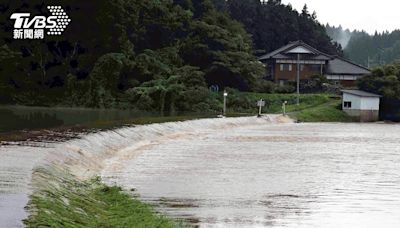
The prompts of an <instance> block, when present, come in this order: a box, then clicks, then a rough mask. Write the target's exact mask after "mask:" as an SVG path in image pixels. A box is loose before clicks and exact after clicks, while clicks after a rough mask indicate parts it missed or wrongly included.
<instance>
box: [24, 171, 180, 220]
mask: <svg viewBox="0 0 400 228" xmlns="http://www.w3.org/2000/svg"><path fill="white" fill-rule="evenodd" d="M34 183H35V184H36V186H38V189H39V190H37V191H36V192H35V193H34V195H33V196H32V197H31V201H30V203H29V205H28V211H29V212H31V215H30V216H29V218H28V219H27V220H25V221H24V223H25V225H26V226H27V227H167V228H168V227H183V226H184V225H183V224H182V223H178V222H175V221H173V220H171V219H169V218H166V217H164V216H162V215H159V214H157V213H156V212H155V211H154V210H153V208H152V207H151V206H149V205H147V204H144V203H142V202H140V201H139V200H137V199H136V198H133V196H131V195H128V194H126V193H124V192H123V191H122V190H121V189H120V188H119V187H109V186H106V185H104V184H102V183H101V181H100V179H99V178H96V179H93V180H90V181H78V180H77V179H76V178H74V177H73V176H71V175H70V174H67V172H65V171H60V170H55V169H44V168H42V169H39V170H36V172H35V175H34Z"/></svg>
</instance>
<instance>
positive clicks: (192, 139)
mask: <svg viewBox="0 0 400 228" xmlns="http://www.w3.org/2000/svg"><path fill="white" fill-rule="evenodd" d="M127 150H131V151H126V155H127V156H122V157H120V159H119V160H118V159H114V160H112V161H109V167H108V168H107V169H105V170H104V172H103V178H104V179H105V180H106V182H108V183H115V184H118V185H121V186H123V187H124V188H125V189H127V190H129V189H131V188H135V189H137V193H139V194H140V196H141V199H144V200H145V201H148V202H151V203H154V204H156V205H157V208H158V209H159V210H160V211H162V212H165V213H166V214H168V215H170V216H173V217H176V218H183V219H186V220H187V221H190V222H191V223H192V224H193V225H199V226H201V227H335V228H336V227H396V228H397V227H400V125H389V124H292V123H289V124H274V123H265V124H255V125H246V126H242V127H240V126H236V127H230V126H229V125H228V126H225V127H221V128H217V129H198V130H196V131H190V132H186V133H185V132H181V133H180V134H176V135H173V134H171V135H169V137H167V138H163V139H158V140H154V141H151V140H149V141H148V142H147V143H143V144H142V145H140V146H136V147H135V148H130V149H127ZM128 154H129V156H128ZM133 155H134V156H133Z"/></svg>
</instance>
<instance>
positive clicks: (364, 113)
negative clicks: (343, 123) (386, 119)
mask: <svg viewBox="0 0 400 228" xmlns="http://www.w3.org/2000/svg"><path fill="white" fill-rule="evenodd" d="M342 92H343V102H342V106H343V111H344V112H346V113H347V114H348V115H350V116H354V117H358V118H360V121H361V122H374V121H378V120H379V105H380V98H381V96H380V95H377V94H373V93H367V92H364V91H361V90H342Z"/></svg>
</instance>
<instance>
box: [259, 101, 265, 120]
mask: <svg viewBox="0 0 400 228" xmlns="http://www.w3.org/2000/svg"><path fill="white" fill-rule="evenodd" d="M257 106H258V108H259V109H258V117H261V115H262V108H263V107H265V101H264V100H263V99H261V100H259V101H258V102H257Z"/></svg>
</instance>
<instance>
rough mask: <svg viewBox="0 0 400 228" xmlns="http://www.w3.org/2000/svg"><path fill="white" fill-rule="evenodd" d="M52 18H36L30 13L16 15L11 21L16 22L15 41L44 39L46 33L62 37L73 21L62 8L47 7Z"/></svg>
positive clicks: (13, 15) (12, 16)
mask: <svg viewBox="0 0 400 228" xmlns="http://www.w3.org/2000/svg"><path fill="white" fill-rule="evenodd" d="M47 9H48V10H49V11H50V13H51V16H49V17H45V16H35V17H33V18H32V19H31V14H30V13H14V14H12V15H11V17H10V19H11V20H15V23H14V31H13V38H14V39H44V37H45V32H47V35H50V36H58V35H61V34H62V33H63V32H64V30H65V29H66V28H67V26H68V25H69V23H70V22H71V19H70V18H69V16H68V15H67V13H66V12H65V11H64V9H63V8H62V7H61V6H47Z"/></svg>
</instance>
